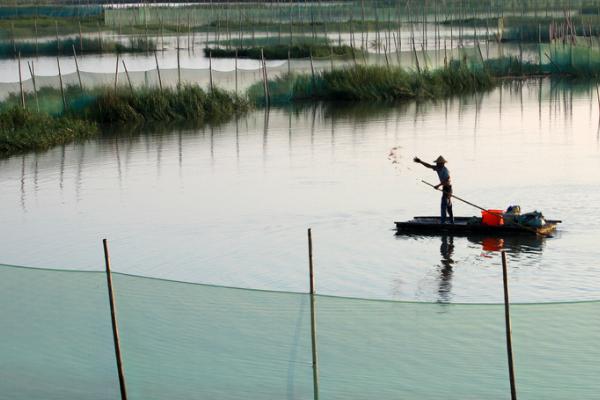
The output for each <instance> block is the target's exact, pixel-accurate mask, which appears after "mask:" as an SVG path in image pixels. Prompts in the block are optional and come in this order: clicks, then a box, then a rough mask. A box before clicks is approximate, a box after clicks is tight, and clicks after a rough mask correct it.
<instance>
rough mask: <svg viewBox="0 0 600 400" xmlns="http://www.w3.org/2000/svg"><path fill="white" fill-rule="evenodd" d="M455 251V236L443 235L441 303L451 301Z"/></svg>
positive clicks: (441, 246)
mask: <svg viewBox="0 0 600 400" xmlns="http://www.w3.org/2000/svg"><path fill="white" fill-rule="evenodd" d="M453 253H454V237H453V236H442V244H441V245H440V254H441V255H442V259H441V263H442V265H441V269H440V287H439V289H438V294H439V301H440V302H441V303H449V302H450V292H451V290H452V273H453V270H452V264H454V260H453V259H452V254H453Z"/></svg>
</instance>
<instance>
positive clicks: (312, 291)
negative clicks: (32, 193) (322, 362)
mask: <svg viewBox="0 0 600 400" xmlns="http://www.w3.org/2000/svg"><path fill="white" fill-rule="evenodd" d="M308 270H309V276H310V338H311V349H312V369H313V398H314V400H319V362H318V357H317V318H316V313H315V275H314V269H313V249H312V231H311V229H310V228H309V229H308Z"/></svg>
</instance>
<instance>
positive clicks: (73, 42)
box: [0, 37, 156, 57]
mask: <svg viewBox="0 0 600 400" xmlns="http://www.w3.org/2000/svg"><path fill="white" fill-rule="evenodd" d="M73 47H75V50H76V51H77V53H78V54H100V53H141V52H146V51H154V50H156V42H155V41H154V40H151V39H148V40H147V39H145V38H140V37H133V38H129V39H128V40H127V41H126V42H123V43H122V42H115V41H113V40H104V39H103V40H101V39H100V38H82V39H81V40H80V39H79V38H76V37H73V38H66V39H61V40H58V41H57V40H50V41H44V42H38V43H37V44H36V43H35V42H30V41H28V42H14V43H13V42H6V41H5V42H2V43H0V57H14V56H16V55H17V54H19V53H21V56H22V57H35V56H38V55H39V56H56V55H62V56H64V55H68V56H70V55H73Z"/></svg>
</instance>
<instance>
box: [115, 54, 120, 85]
mask: <svg viewBox="0 0 600 400" xmlns="http://www.w3.org/2000/svg"><path fill="white" fill-rule="evenodd" d="M118 84H119V53H117V60H116V62H115V93H116V92H117V85H118Z"/></svg>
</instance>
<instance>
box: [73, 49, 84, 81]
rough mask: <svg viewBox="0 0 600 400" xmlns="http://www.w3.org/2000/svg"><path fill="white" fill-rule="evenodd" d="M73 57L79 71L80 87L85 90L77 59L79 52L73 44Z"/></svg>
mask: <svg viewBox="0 0 600 400" xmlns="http://www.w3.org/2000/svg"><path fill="white" fill-rule="evenodd" d="M73 59H74V60H75V70H76V71H77V79H79V88H80V89H81V90H82V91H83V84H82V83H81V73H80V72H79V62H78V61H77V52H75V45H73Z"/></svg>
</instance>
